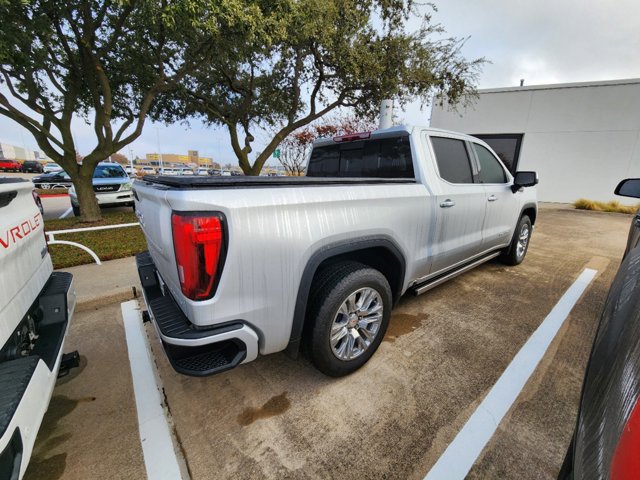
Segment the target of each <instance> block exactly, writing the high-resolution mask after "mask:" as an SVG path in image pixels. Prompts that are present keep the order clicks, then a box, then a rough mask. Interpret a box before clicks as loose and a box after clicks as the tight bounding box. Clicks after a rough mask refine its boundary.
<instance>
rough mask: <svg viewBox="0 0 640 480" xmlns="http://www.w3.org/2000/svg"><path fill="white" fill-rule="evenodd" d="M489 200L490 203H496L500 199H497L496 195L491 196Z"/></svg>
mask: <svg viewBox="0 0 640 480" xmlns="http://www.w3.org/2000/svg"><path fill="white" fill-rule="evenodd" d="M487 200H488V201H490V202H495V201H496V200H498V197H496V196H495V195H491V196H490V197H488V198H487Z"/></svg>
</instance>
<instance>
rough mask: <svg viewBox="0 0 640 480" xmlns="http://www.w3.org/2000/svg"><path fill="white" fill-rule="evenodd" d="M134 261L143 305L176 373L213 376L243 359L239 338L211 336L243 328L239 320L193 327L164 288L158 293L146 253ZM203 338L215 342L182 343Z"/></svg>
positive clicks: (154, 271) (242, 348) (154, 276)
mask: <svg viewBox="0 0 640 480" xmlns="http://www.w3.org/2000/svg"><path fill="white" fill-rule="evenodd" d="M136 264H137V266H138V274H139V276H140V283H141V284H142V289H143V290H144V297H145V300H146V302H147V306H148V307H149V311H150V312H151V315H152V318H153V319H154V323H155V325H156V326H157V328H158V330H159V331H160V333H161V337H162V338H161V339H162V345H163V347H164V350H165V353H166V354H167V358H168V359H169V362H170V363H171V366H172V367H173V368H174V369H175V370H176V371H177V372H179V373H182V374H184V375H191V376H197V377H202V376H207V375H213V374H215V373H220V372H223V371H225V370H229V369H231V368H233V367H235V366H237V365H238V364H239V363H240V362H242V361H243V360H244V359H245V357H246V353H247V352H246V350H247V349H246V345H245V344H244V343H243V342H242V341H240V340H238V339H231V340H224V341H219V342H215V336H217V335H220V334H223V333H228V332H232V331H234V330H239V329H241V328H242V327H243V324H242V323H241V322H232V323H228V324H225V325H220V326H216V327H214V328H208V329H201V328H196V327H195V326H194V325H193V324H192V323H191V322H190V321H189V319H188V318H187V317H186V315H185V314H184V313H183V312H182V310H181V309H180V307H179V306H178V304H177V303H176V301H175V300H174V299H173V297H172V296H171V294H170V293H169V292H168V291H167V289H165V295H163V294H162V291H161V290H160V285H159V284H158V278H157V274H156V269H155V265H154V263H153V260H152V259H151V255H149V252H144V253H141V254H139V255H137V256H136ZM207 338H211V339H212V342H215V343H206V344H204V345H197V346H186V345H184V341H185V340H186V341H189V340H191V341H198V340H201V339H204V340H205V341H206V339H207ZM176 343H179V344H180V345H177V344H176ZM198 343H201V342H198Z"/></svg>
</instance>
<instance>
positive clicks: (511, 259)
mask: <svg viewBox="0 0 640 480" xmlns="http://www.w3.org/2000/svg"><path fill="white" fill-rule="evenodd" d="M525 229H526V232H527V238H526V242H525V245H524V249H523V248H521V246H520V245H519V243H520V241H521V238H520V236H521V235H523V234H524V233H525ZM532 231H533V229H532V227H531V220H530V219H529V217H528V216H527V215H523V216H522V217H520V221H519V222H518V225H517V226H516V229H515V231H514V232H513V238H512V239H511V244H510V245H509V248H507V249H506V250H505V251H504V252H503V253H502V255H501V256H500V261H501V262H502V263H504V264H505V265H520V264H521V263H522V261H523V260H524V257H525V256H526V255H527V251H528V250H529V243H530V241H531V233H532ZM519 247H520V248H519Z"/></svg>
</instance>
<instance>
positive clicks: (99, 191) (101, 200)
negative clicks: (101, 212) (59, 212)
mask: <svg viewBox="0 0 640 480" xmlns="http://www.w3.org/2000/svg"><path fill="white" fill-rule="evenodd" d="M93 191H94V192H96V198H97V199H98V205H99V206H100V208H103V207H132V206H133V191H132V190H131V179H130V178H129V175H127V173H126V172H125V171H124V168H122V166H121V165H120V164H118V163H109V162H101V163H99V164H98V165H97V166H96V169H95V170H94V171H93ZM69 200H71V208H72V209H73V214H74V215H75V216H76V217H77V216H79V215H80V203H79V202H78V195H77V193H76V189H75V187H73V186H72V187H71V188H70V189H69Z"/></svg>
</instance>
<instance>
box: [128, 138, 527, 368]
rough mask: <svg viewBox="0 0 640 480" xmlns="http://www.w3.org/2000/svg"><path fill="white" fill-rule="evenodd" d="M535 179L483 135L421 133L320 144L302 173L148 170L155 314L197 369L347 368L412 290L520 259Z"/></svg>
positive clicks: (179, 353) (144, 196)
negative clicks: (267, 365)
mask: <svg viewBox="0 0 640 480" xmlns="http://www.w3.org/2000/svg"><path fill="white" fill-rule="evenodd" d="M536 183H537V178H536V174H535V172H518V173H517V174H516V175H515V178H514V177H513V176H512V175H511V174H510V173H509V171H508V170H507V169H506V168H505V167H504V165H503V164H502V162H501V161H500V160H499V158H498V157H497V156H496V155H495V153H494V152H493V151H492V150H491V149H490V148H489V146H488V145H487V144H486V143H484V142H482V141H480V140H478V139H477V138H474V137H470V136H467V135H462V134H457V133H453V132H446V131H440V130H434V129H428V128H420V127H393V128H389V129H385V130H378V131H375V132H365V133H359V134H353V135H346V136H341V137H335V138H329V139H322V140H318V141H317V142H315V143H314V146H313V151H312V153H311V156H310V159H309V162H308V166H307V175H306V176H305V177H285V178H282V177H227V178H215V177H189V178H185V177H164V176H146V177H145V178H144V180H141V181H137V182H136V183H135V184H134V187H133V189H134V197H135V199H136V212H137V213H138V217H139V219H140V223H141V225H142V229H143V231H144V234H145V236H146V239H147V244H148V247H149V250H148V252H146V253H143V254H141V255H139V256H138V258H137V263H138V270H139V273H140V279H141V282H142V285H143V291H144V295H145V299H146V304H147V306H148V309H149V310H148V312H149V316H150V317H151V319H152V320H153V324H154V325H155V327H156V330H157V333H158V334H159V337H160V339H161V341H162V344H163V346H164V349H165V352H166V354H167V356H168V358H169V360H170V362H171V364H172V365H173V367H174V368H175V370H177V371H178V372H181V373H184V374H187V375H209V374H213V373H218V372H221V371H225V370H227V369H229V368H233V367H235V366H236V365H238V364H240V363H246V362H250V361H252V360H254V359H255V358H256V357H257V356H258V355H259V354H261V355H265V354H269V353H273V352H278V351H281V350H285V349H286V350H287V352H288V353H290V354H292V355H294V356H295V355H297V352H298V351H299V349H300V347H303V350H304V351H306V353H307V354H308V356H309V357H310V359H311V361H312V362H313V364H314V365H315V366H316V367H317V368H318V369H319V370H320V371H322V372H324V373H325V374H327V375H331V376H341V375H346V374H349V373H351V372H353V371H354V370H356V369H357V368H359V367H361V366H362V365H363V364H364V363H365V362H366V361H367V360H368V359H369V358H370V357H371V355H373V353H374V352H375V350H376V349H377V348H378V346H379V344H380V342H381V341H382V338H383V336H384V334H385V331H386V329H387V325H388V323H389V318H390V314H391V308H392V306H393V305H394V303H395V302H397V301H398V299H399V298H400V297H401V296H402V295H403V294H404V293H405V292H408V291H410V292H413V293H414V294H420V293H423V292H425V291H427V290H429V289H430V288H433V287H434V286H436V285H439V284H441V283H442V282H444V281H446V280H448V279H450V278H452V277H454V276H456V275H457V274H459V273H462V272H464V271H467V270H469V269H471V268H473V267H475V266H477V265H480V264H481V263H483V262H485V261H487V260H489V259H492V258H495V257H497V256H500V258H501V259H502V260H503V261H504V262H505V263H507V264H509V265H517V264H519V263H520V262H522V260H523V259H524V257H525V255H526V253H527V247H528V245H529V239H530V237H531V233H532V228H533V225H534V224H535V221H536V216H537V203H536V193H535V189H534V188H527V187H533V186H535V184H536Z"/></svg>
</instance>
